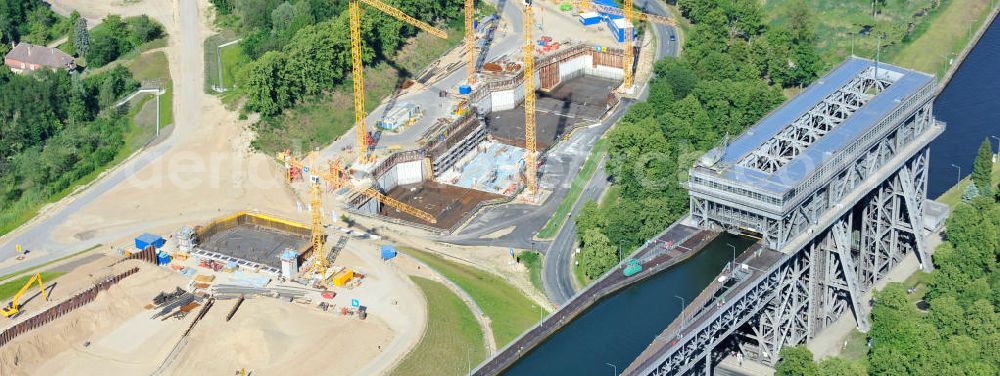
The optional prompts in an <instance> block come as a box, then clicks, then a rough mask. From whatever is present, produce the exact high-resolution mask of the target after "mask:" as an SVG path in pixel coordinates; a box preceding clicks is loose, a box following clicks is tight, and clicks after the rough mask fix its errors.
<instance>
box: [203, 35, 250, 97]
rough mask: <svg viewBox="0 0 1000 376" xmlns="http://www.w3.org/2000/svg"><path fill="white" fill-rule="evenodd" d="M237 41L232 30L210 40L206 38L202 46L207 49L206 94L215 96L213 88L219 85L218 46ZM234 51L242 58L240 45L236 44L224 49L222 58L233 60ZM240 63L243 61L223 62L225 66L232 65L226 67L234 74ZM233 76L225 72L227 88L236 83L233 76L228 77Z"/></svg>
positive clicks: (224, 77) (224, 79)
mask: <svg viewBox="0 0 1000 376" xmlns="http://www.w3.org/2000/svg"><path fill="white" fill-rule="evenodd" d="M236 39H237V36H236V34H235V33H233V32H232V31H230V30H223V31H222V32H220V33H219V34H215V35H212V36H210V37H208V38H205V42H204V43H203V44H202V46H203V47H204V49H205V92H206V93H209V94H214V93H215V91H213V90H212V87H213V86H215V85H218V84H219V52H220V51H219V48H218V46H219V45H221V44H225V43H228V42H232V41H234V40H236ZM232 50H236V51H237V52H235V55H237V56H242V54H241V53H240V52H239V50H240V47H239V44H235V45H232V46H229V47H226V48H223V49H222V51H223V56H222V57H224V58H227V59H228V58H232V57H233V56H232V55H234V52H233V51H232ZM227 55H228V56H227ZM240 61H241V60H239V59H235V60H227V61H223V65H226V64H227V63H228V64H230V66H229V67H226V70H229V71H230V72H234V71H235V70H236V69H237V68H238V67H237V66H236V63H237V62H240ZM232 74H233V73H227V72H225V71H224V72H223V76H222V79H223V83H224V84H227V86H231V85H232V83H233V82H236V81H235V80H233V79H232V77H231V76H228V75H232Z"/></svg>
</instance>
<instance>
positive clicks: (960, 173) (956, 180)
mask: <svg viewBox="0 0 1000 376" xmlns="http://www.w3.org/2000/svg"><path fill="white" fill-rule="evenodd" d="M951 167H954V168H957V169H958V177H956V178H955V184H958V182H960V181H962V168H961V167H958V166H956V165H955V164H954V163H953V164H952V165H951Z"/></svg>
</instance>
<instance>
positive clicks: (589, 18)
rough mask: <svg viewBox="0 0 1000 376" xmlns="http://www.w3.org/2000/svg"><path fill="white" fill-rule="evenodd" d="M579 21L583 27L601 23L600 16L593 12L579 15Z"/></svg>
mask: <svg viewBox="0 0 1000 376" xmlns="http://www.w3.org/2000/svg"><path fill="white" fill-rule="evenodd" d="M579 20H580V23H581V24H583V26H590V25H596V24H598V23H600V22H601V15H600V14H597V13H593V12H587V13H580V18H579Z"/></svg>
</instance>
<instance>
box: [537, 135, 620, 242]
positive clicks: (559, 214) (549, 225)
mask: <svg viewBox="0 0 1000 376" xmlns="http://www.w3.org/2000/svg"><path fill="white" fill-rule="evenodd" d="M607 151H608V140H607V139H606V138H602V139H600V140H597V143H596V144H594V148H593V149H592V150H591V151H590V155H589V156H587V161H586V162H583V168H581V169H580V172H579V173H578V174H577V175H576V177H575V178H573V183H572V184H571V185H570V187H569V193H567V194H566V197H564V198H563V200H562V202H561V203H559V208H557V209H556V212H555V213H553V214H552V217H551V218H549V221H548V222H546V223H545V227H542V231H539V232H538V237H539V238H542V239H549V238H552V237H553V236H556V232H557V231H559V228H560V227H562V224H563V223H564V222H566V218H567V217H566V216H567V215H568V214H569V211H570V210H572V209H573V204H575V203H576V200H577V199H579V198H580V194H582V193H583V188H585V187H586V186H587V183H588V182H590V178H591V177H593V176H594V172H595V171H597V163H598V162H600V161H601V159H602V158H604V154H605V153H607Z"/></svg>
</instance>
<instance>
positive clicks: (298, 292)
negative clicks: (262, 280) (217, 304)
mask: <svg viewBox="0 0 1000 376" xmlns="http://www.w3.org/2000/svg"><path fill="white" fill-rule="evenodd" d="M211 291H212V295H213V296H214V297H215V298H216V299H236V298H239V297H240V296H250V295H260V296H270V297H273V298H279V299H299V298H303V297H305V296H306V294H307V293H308V292H309V290H305V289H299V288H295V287H286V286H282V287H268V288H257V287H247V286H240V285H229V284H215V285H214V286H212V290H211Z"/></svg>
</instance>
